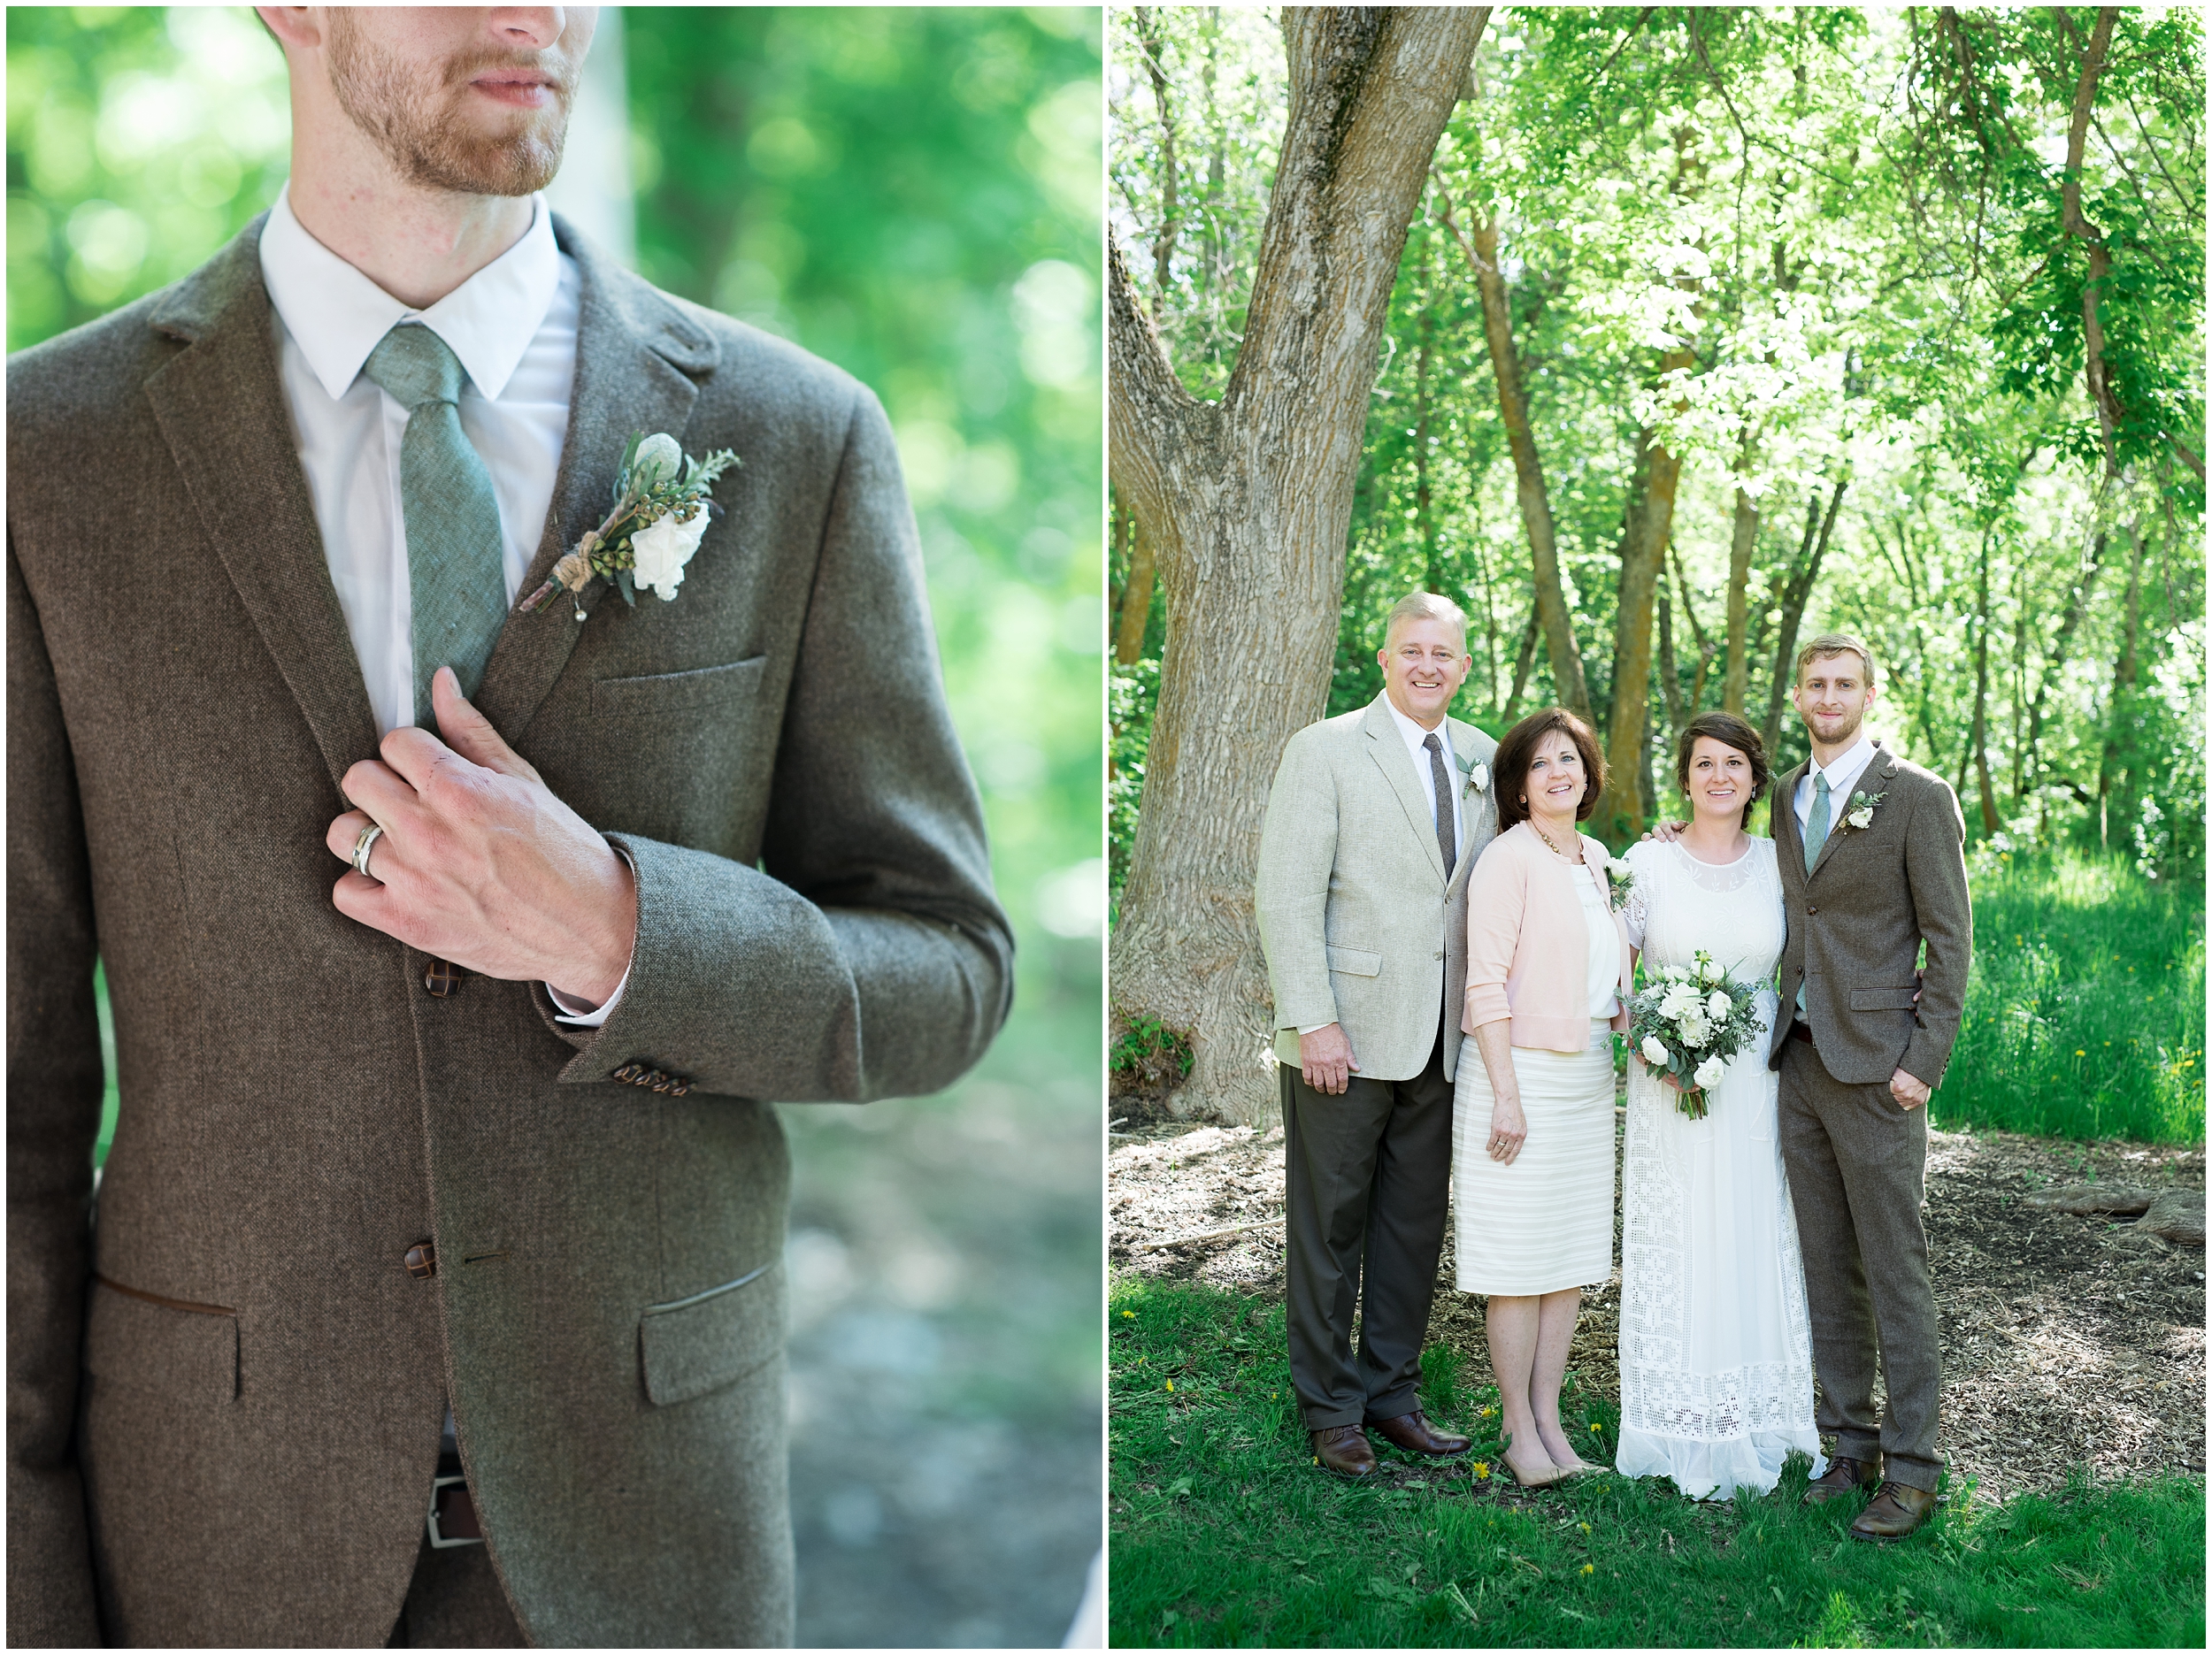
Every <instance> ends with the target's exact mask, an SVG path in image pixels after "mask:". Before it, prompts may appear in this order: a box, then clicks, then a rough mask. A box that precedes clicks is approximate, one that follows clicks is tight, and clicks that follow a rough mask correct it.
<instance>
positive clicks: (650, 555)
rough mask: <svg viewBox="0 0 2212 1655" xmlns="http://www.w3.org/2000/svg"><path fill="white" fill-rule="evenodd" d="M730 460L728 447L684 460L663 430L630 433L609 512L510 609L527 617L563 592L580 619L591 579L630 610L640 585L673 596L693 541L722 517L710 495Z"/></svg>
mask: <svg viewBox="0 0 2212 1655" xmlns="http://www.w3.org/2000/svg"><path fill="white" fill-rule="evenodd" d="M738 463H739V462H738V457H737V456H736V455H735V454H734V453H733V452H732V451H731V450H729V449H728V448H718V449H717V450H716V451H715V452H714V453H712V454H710V455H708V456H706V457H705V458H704V459H696V458H690V457H687V456H686V455H685V454H684V451H683V449H682V448H681V447H680V446H679V445H678V443H677V441H676V439H675V438H673V437H672V436H670V435H669V434H668V433H665V432H656V433H653V434H652V435H651V436H646V435H645V434H644V433H641V432H633V433H631V435H630V441H629V444H628V446H627V447H626V448H624V449H623V451H622V464H621V465H620V466H619V467H618V469H617V470H616V471H615V481H614V510H611V511H610V512H609V513H608V514H607V515H606V517H604V518H603V519H602V520H601V522H600V523H599V525H598V526H597V527H596V528H590V529H587V530H585V531H584V533H583V535H582V536H581V538H580V539H579V540H577V542H576V548H575V549H574V550H573V551H572V552H570V553H569V554H568V555H566V556H565V557H563V558H562V559H561V561H560V562H558V563H555V564H554V565H553V576H552V578H551V579H549V580H548V581H547V582H546V583H545V584H544V585H543V586H540V587H539V588H538V589H537V590H536V591H535V592H533V593H532V594H530V595H529V596H528V597H526V598H525V599H524V600H523V601H521V602H520V603H519V604H518V605H517V606H516V609H517V612H518V613H519V614H523V615H527V614H529V613H530V612H531V611H532V610H533V609H536V608H537V607H538V606H539V605H540V604H541V603H543V602H544V601H546V600H547V599H548V598H549V597H551V596H552V595H553V594H555V593H556V592H559V591H562V590H566V591H568V592H570V593H572V594H574V595H575V597H576V599H577V603H576V618H577V619H578V620H582V619H583V618H584V605H583V593H584V588H585V587H586V586H589V585H590V584H591V583H592V581H593V580H594V579H597V578H603V579H610V580H612V581H613V582H614V583H615V585H616V586H617V587H618V588H619V589H620V591H621V593H622V600H623V601H624V602H626V603H628V604H630V605H632V606H633V607H634V606H635V605H636V603H637V588H638V586H641V585H642V586H648V587H649V588H650V589H651V590H652V591H653V592H654V593H655V594H657V595H658V596H659V597H661V598H662V599H663V600H664V601H666V600H670V599H672V598H674V597H675V595H676V589H677V587H679V586H681V585H682V584H683V579H684V568H685V566H686V565H687V563H690V562H691V555H692V553H694V552H695V551H696V550H698V548H699V539H700V537H701V536H702V535H703V534H704V533H706V532H707V525H708V524H709V523H710V522H711V521H713V520H714V519H715V518H717V517H721V516H722V508H721V507H720V506H718V505H717V504H716V503H715V502H714V500H713V498H712V491H713V488H714V482H715V479H717V478H718V477H720V476H721V475H722V473H723V472H724V471H727V470H728V469H729V468H730V467H731V466H733V465H735V464H738Z"/></svg>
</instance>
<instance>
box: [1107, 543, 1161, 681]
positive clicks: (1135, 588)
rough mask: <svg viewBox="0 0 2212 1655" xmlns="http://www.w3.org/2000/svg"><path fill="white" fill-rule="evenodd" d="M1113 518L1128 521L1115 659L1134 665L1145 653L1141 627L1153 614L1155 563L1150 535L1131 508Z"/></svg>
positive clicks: (1127, 664) (1124, 663) (1115, 632)
mask: <svg viewBox="0 0 2212 1655" xmlns="http://www.w3.org/2000/svg"><path fill="white" fill-rule="evenodd" d="M1115 522H1116V523H1117V524H1122V523H1126V524H1127V525H1129V578H1128V579H1127V580H1125V581H1124V582H1123V583H1122V588H1121V615H1120V619H1119V624H1118V625H1117V627H1116V628H1115V631H1114V659H1115V660H1116V661H1118V662H1119V663H1121V664H1122V665H1123V666H1125V667H1126V666H1133V665H1135V664H1136V663H1137V662H1138V661H1140V660H1141V659H1142V658H1143V656H1144V630H1145V626H1146V624H1147V623H1148V622H1149V621H1150V620H1151V618H1152V583H1153V579H1154V575H1155V568H1156V565H1155V563H1154V559H1153V555H1152V537H1151V536H1150V535H1148V534H1147V533H1145V532H1144V525H1143V524H1142V523H1141V522H1140V521H1139V520H1138V519H1137V517H1136V514H1135V513H1134V512H1129V511H1123V512H1117V513H1116V514H1115Z"/></svg>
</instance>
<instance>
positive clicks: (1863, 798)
mask: <svg viewBox="0 0 2212 1655" xmlns="http://www.w3.org/2000/svg"><path fill="white" fill-rule="evenodd" d="M1887 797H1889V795H1888V794H1887V793H1853V794H1852V795H1851V798H1850V801H1849V808H1847V809H1846V810H1845V811H1844V813H1843V822H1844V825H1845V826H1846V827H1853V828H1857V829H1859V830H1860V831H1865V830H1866V829H1867V828H1869V827H1870V826H1872V825H1873V822H1874V807H1875V806H1876V805H1878V804H1879V803H1881V802H1882V801H1883V800H1885V799H1886V798H1887Z"/></svg>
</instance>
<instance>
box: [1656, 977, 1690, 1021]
mask: <svg viewBox="0 0 2212 1655" xmlns="http://www.w3.org/2000/svg"><path fill="white" fill-rule="evenodd" d="M1696 1005H1697V991H1696V990H1695V989H1693V988H1691V987H1690V986H1689V985H1687V984H1680V983H1678V984H1677V985H1675V986H1674V987H1672V988H1671V989H1669V990H1668V991H1667V994H1666V998H1665V999H1664V1000H1661V1001H1660V1002H1659V1015H1661V1016H1662V1017H1664V1018H1665V1019H1666V1020H1667V1021H1668V1022H1669V1023H1679V1022H1681V1021H1682V1019H1683V1018H1685V1017H1686V1016H1688V1015H1690V1013H1691V1011H1692V1010H1693V1009H1694V1008H1695V1007H1696Z"/></svg>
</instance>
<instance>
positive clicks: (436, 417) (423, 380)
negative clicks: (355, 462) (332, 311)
mask: <svg viewBox="0 0 2212 1655" xmlns="http://www.w3.org/2000/svg"><path fill="white" fill-rule="evenodd" d="M362 372H365V373H366V374H367V375H368V376H369V378H370V379H373V380H374V381H375V382H376V383H377V384H378V385H380V386H381V387H383V388H384V389H385V390H386V391H387V392H388V393H389V394H390V395H391V397H392V400H393V401H394V402H397V403H399V405H400V406H401V407H403V408H404V409H405V410H407V434H406V435H405V436H404V437H403V438H402V439H401V440H400V445H399V498H400V510H401V511H402V513H403V516H404V517H405V518H406V528H407V585H408V589H409V593H410V596H411V602H412V609H413V617H414V621H413V635H414V653H415V722H416V723H417V724H420V725H421V726H422V727H423V728H425V729H427V730H434V729H435V728H436V727H437V724H436V720H435V719H434V717H433V716H431V711H430V679H431V676H432V675H433V674H434V673H435V672H436V671H437V670H438V669H439V668H440V667H451V668H452V669H453V670H454V672H455V673H456V675H457V676H458V677H459V678H460V680H461V693H462V694H464V695H474V694H475V693H476V688H477V686H478V685H479V684H480V683H481V682H482V680H483V677H484V663H486V662H488V661H489V660H490V659H491V654H492V645H493V644H494V643H495V641H496V640H498V637H499V629H500V627H501V625H503V624H504V623H505V621H506V618H507V575H506V557H505V552H504V548H503V542H502V540H501V536H500V532H499V502H498V499H497V497H496V496H495V495H494V494H493V493H492V479H491V473H490V472H489V471H486V470H485V469H484V462H483V460H482V459H481V458H480V457H479V456H478V455H477V452H476V450H475V449H474V448H472V447H470V446H469V440H468V436H467V434H466V433H464V432H463V431H462V429H461V410H460V400H461V379H462V373H461V364H460V359H459V358H458V357H457V356H454V354H453V352H452V350H451V349H449V347H448V346H447V344H446V342H445V341H443V340H442V339H440V338H439V337H438V336H437V335H436V334H435V333H432V332H431V331H430V330H429V329H428V328H426V327H424V326H421V325H419V324H418V323H412V322H403V323H401V324H400V325H399V326H397V327H395V328H394V329H393V330H392V331H391V332H390V333H387V334H385V335H384V337H383V339H382V340H380V341H378V344H377V347H376V349H374V350H373V351H371V352H370V353H369V359H368V362H367V363H366V364H365V365H364V367H363V369H362Z"/></svg>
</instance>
